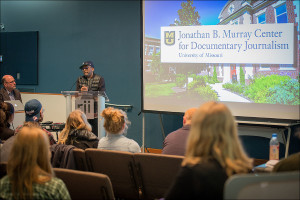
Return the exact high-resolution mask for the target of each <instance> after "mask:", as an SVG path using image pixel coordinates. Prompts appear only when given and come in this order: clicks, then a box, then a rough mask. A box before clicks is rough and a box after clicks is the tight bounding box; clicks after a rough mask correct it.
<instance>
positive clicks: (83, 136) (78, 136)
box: [66, 129, 99, 149]
mask: <svg viewBox="0 0 300 200" xmlns="http://www.w3.org/2000/svg"><path fill="white" fill-rule="evenodd" d="M98 142H99V139H98V138H97V136H96V135H95V134H94V133H92V132H90V131H88V130H83V129H81V130H77V129H73V130H71V131H70V132H69V135H68V139H67V140H66V145H73V146H75V147H77V148H80V149H86V148H97V147H98Z"/></svg>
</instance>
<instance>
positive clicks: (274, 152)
mask: <svg viewBox="0 0 300 200" xmlns="http://www.w3.org/2000/svg"><path fill="white" fill-rule="evenodd" d="M269 160H279V141H278V139H277V134H276V133H273V134H272V138H271V140H270V157H269Z"/></svg>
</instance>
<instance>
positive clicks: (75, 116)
mask: <svg viewBox="0 0 300 200" xmlns="http://www.w3.org/2000/svg"><path fill="white" fill-rule="evenodd" d="M73 129H77V130H81V129H84V130H88V131H92V128H91V125H90V124H89V123H88V122H87V118H86V115H85V114H84V113H83V112H82V111H81V110H74V111H73V112H71V113H70V114H69V117H68V119H67V122H66V125H65V128H64V129H63V130H62V131H61V133H60V134H59V136H58V143H59V144H65V143H66V140H67V139H68V136H69V133H70V131H71V130H73Z"/></svg>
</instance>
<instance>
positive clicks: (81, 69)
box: [81, 66, 90, 71]
mask: <svg viewBox="0 0 300 200" xmlns="http://www.w3.org/2000/svg"><path fill="white" fill-rule="evenodd" d="M88 68H90V66H87V67H83V68H82V69H81V70H82V71H83V70H85V69H88Z"/></svg>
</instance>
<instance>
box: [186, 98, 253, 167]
mask: <svg viewBox="0 0 300 200" xmlns="http://www.w3.org/2000/svg"><path fill="white" fill-rule="evenodd" d="M186 157H187V158H188V159H186V161H187V163H189V161H191V160H192V161H191V163H193V162H194V163H197V162H199V161H200V160H201V159H202V160H203V159H204V160H205V159H208V158H214V159H216V160H218V161H219V162H220V164H221V165H225V160H227V159H230V160H239V159H245V160H247V161H249V159H248V157H247V156H246V155H245V154H244V151H243V149H242V147H241V144H240V142H239V139H238V135H237V125H236V123H235V119H234V117H233V116H232V114H231V112H230V110H229V109H228V108H227V107H226V106H225V105H224V104H222V103H217V102H208V103H205V104H203V105H202V106H201V107H200V108H199V109H198V110H197V111H196V113H195V114H194V116H193V119H192V126H191V131H190V134H189V138H188V143H187V152H186Z"/></svg>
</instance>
